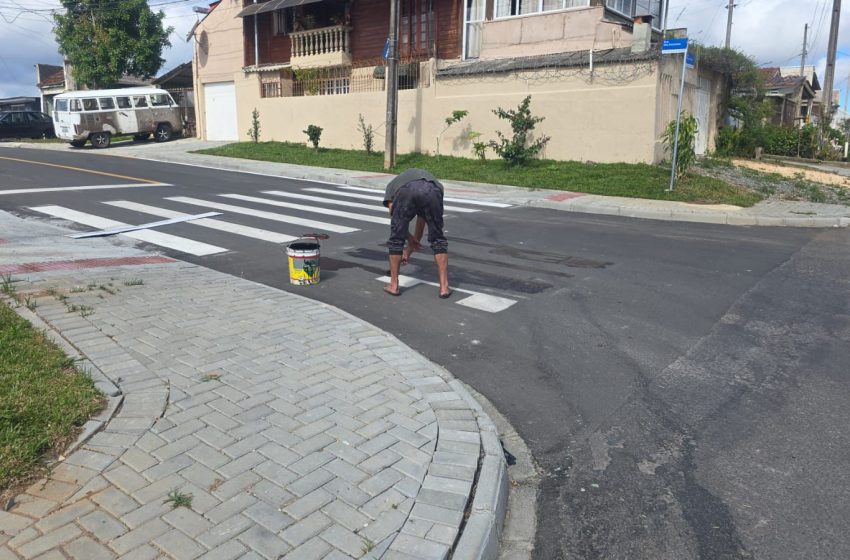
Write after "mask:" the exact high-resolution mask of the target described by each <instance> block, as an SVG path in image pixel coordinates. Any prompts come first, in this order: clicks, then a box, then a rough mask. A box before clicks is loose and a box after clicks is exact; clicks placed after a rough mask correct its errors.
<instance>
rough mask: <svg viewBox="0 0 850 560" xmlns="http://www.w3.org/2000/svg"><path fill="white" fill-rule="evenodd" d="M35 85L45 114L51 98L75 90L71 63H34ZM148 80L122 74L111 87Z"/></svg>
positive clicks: (133, 85) (51, 103)
mask: <svg viewBox="0 0 850 560" xmlns="http://www.w3.org/2000/svg"><path fill="white" fill-rule="evenodd" d="M35 79H36V86H37V87H38V89H39V91H40V92H41V103H40V105H41V109H40V110H41V111H44V112H45V113H47V114H50V113H52V112H53V98H54V97H56V96H57V95H58V94H60V93H63V92H65V91H76V90H77V89H86V88H78V87H77V86H76V84H75V83H74V80H73V77H72V74H71V65H70V64H68V63H66V64H65V65H64V66H56V65H53V64H36V65H35ZM150 83H151V81H150V80H145V79H142V78H139V77H137V76H124V77H122V78H120V79H119V80H118V82H117V83H116V84H114V85H113V86H111V87H112V88H125V87H138V86H147V85H150Z"/></svg>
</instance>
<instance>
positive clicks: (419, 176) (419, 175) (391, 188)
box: [384, 167, 443, 206]
mask: <svg viewBox="0 0 850 560" xmlns="http://www.w3.org/2000/svg"><path fill="white" fill-rule="evenodd" d="M421 180H425V181H430V182H432V183H434V185H435V186H436V187H437V188H438V189H440V192H443V184H442V183H440V182H439V181H438V180H437V178H436V177H434V176H433V175H432V174H430V173H428V172H427V171H425V170H424V169H416V168H415V167H414V168H411V169H408V170H407V171H404V172H403V173H402V174H401V175H399V176H398V177H396V178H395V179H393V180H392V181H390V182H389V184H388V185H387V190H386V192H384V206H389V205H390V202H392V201H393V199H394V198H395V193H396V192H398V190H399V189H400V188H401V187H403V186H404V185H406V184H408V183H412V182H413V181H421Z"/></svg>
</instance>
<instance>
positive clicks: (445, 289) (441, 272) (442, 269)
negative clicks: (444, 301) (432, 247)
mask: <svg viewBox="0 0 850 560" xmlns="http://www.w3.org/2000/svg"><path fill="white" fill-rule="evenodd" d="M434 263H436V265H437V276H438V277H439V280H440V295H441V296H445V295H446V294H448V293H449V292H450V291H451V290H449V254H448V253H436V254H435V255H434Z"/></svg>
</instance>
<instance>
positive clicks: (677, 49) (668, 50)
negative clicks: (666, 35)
mask: <svg viewBox="0 0 850 560" xmlns="http://www.w3.org/2000/svg"><path fill="white" fill-rule="evenodd" d="M686 52H688V38H687V37H685V38H683V39H664V42H663V43H661V54H682V53H686Z"/></svg>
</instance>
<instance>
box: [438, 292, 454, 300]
mask: <svg viewBox="0 0 850 560" xmlns="http://www.w3.org/2000/svg"><path fill="white" fill-rule="evenodd" d="M453 293H454V290H449V291H448V292H446V293H444V294H440V299H449V298H450V297H452V294H453Z"/></svg>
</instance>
